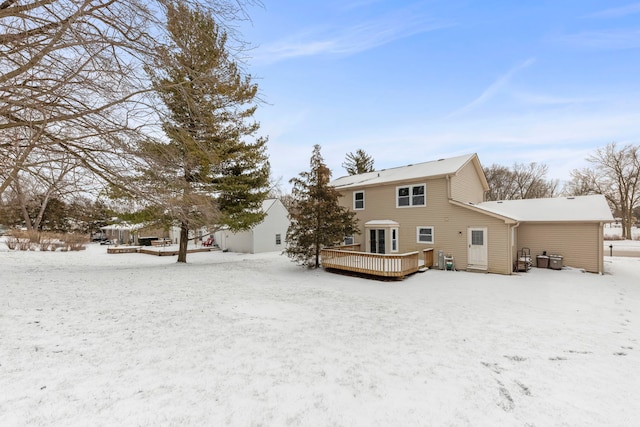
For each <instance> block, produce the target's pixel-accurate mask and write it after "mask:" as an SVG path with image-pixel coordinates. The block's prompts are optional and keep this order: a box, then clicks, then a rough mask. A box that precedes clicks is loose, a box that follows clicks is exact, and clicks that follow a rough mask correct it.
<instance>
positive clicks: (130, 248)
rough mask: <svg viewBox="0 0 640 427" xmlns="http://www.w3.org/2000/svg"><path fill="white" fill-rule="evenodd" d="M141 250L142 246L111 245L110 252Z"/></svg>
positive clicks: (135, 251) (108, 251)
mask: <svg viewBox="0 0 640 427" xmlns="http://www.w3.org/2000/svg"><path fill="white" fill-rule="evenodd" d="M139 250H140V246H109V247H108V248H107V253H108V254H135V253H137V252H138V251H139Z"/></svg>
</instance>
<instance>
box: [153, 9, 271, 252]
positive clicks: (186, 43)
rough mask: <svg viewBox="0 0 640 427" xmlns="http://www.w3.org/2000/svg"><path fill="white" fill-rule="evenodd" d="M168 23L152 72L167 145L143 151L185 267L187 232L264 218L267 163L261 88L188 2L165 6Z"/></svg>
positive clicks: (236, 228) (241, 227)
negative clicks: (258, 117)
mask: <svg viewBox="0 0 640 427" xmlns="http://www.w3.org/2000/svg"><path fill="white" fill-rule="evenodd" d="M167 22H168V24H167V25H168V30H169V34H170V35H171V42H172V43H171V46H169V47H167V48H166V49H164V50H163V51H161V52H160V55H158V57H159V58H161V59H159V61H158V64H157V65H156V68H155V69H154V70H149V74H150V76H151V78H152V81H153V83H154V86H155V88H156V90H157V92H158V94H159V96H160V98H161V100H162V101H163V103H164V105H165V106H166V108H167V110H168V114H167V120H166V121H165V123H164V124H163V129H164V131H165V134H166V135H167V137H168V139H169V141H168V142H158V141H150V142H147V143H145V144H143V150H142V151H143V154H144V157H145V158H146V160H147V162H148V167H147V168H146V171H145V174H146V177H147V178H148V181H147V182H148V183H149V184H150V186H152V187H153V193H152V194H151V197H152V198H153V200H154V203H155V204H157V205H158V204H159V205H161V206H163V207H164V208H165V212H167V213H168V214H169V217H170V218H172V220H174V221H177V222H178V223H179V224H180V229H181V232H180V249H179V254H178V262H186V253H187V244H188V233H189V230H194V229H197V228H200V227H203V226H205V227H209V229H210V230H211V229H213V228H214V227H220V226H223V225H226V226H228V227H229V229H231V230H232V231H239V230H246V229H248V228H250V227H251V226H252V225H254V224H256V223H258V222H260V221H262V220H263V218H264V213H263V212H262V211H261V205H262V201H263V200H264V199H265V197H266V196H267V193H268V183H269V163H268V161H267V156H266V152H265V150H266V142H267V141H266V139H265V138H260V137H255V134H256V132H257V131H258V129H259V124H258V123H257V122H255V121H253V120H252V117H253V114H254V112H255V110H256V106H255V104H254V103H253V102H254V98H255V96H256V94H257V90H258V87H257V85H255V84H254V83H253V82H252V81H251V77H250V76H248V75H244V74H243V73H242V72H241V71H240V69H239V67H238V65H237V63H236V62H235V61H234V60H233V58H232V57H231V55H230V52H229V50H228V48H227V46H226V41H227V35H226V33H225V32H224V31H222V30H221V29H220V27H219V26H218V25H217V24H216V23H215V21H214V18H213V17H212V16H211V15H210V14H208V13H206V12H204V11H201V10H198V9H195V10H194V9H190V8H189V6H188V5H187V4H185V3H175V4H173V5H170V6H169V7H168V12H167ZM248 137H251V138H253V142H249V141H246V140H245V138H248Z"/></svg>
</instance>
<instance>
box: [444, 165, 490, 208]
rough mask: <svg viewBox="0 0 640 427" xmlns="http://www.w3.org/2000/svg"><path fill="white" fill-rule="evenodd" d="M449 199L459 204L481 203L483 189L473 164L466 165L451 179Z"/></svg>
mask: <svg viewBox="0 0 640 427" xmlns="http://www.w3.org/2000/svg"><path fill="white" fill-rule="evenodd" d="M451 198H452V199H453V200H457V201H459V202H471V203H481V202H483V201H484V189H483V188H482V183H481V182H480V179H479V178H478V172H477V170H476V168H475V166H474V164H473V162H469V163H467V164H466V165H465V166H464V167H463V168H462V169H460V170H459V171H458V173H457V174H455V175H454V176H452V177H451Z"/></svg>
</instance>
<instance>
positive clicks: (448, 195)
mask: <svg viewBox="0 0 640 427" xmlns="http://www.w3.org/2000/svg"><path fill="white" fill-rule="evenodd" d="M445 178H446V180H447V199H448V200H451V175H447V176H445Z"/></svg>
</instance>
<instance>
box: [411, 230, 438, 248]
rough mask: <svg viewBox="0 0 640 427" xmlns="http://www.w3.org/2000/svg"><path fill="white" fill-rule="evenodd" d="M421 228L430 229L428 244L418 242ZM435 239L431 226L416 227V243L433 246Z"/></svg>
mask: <svg viewBox="0 0 640 427" xmlns="http://www.w3.org/2000/svg"><path fill="white" fill-rule="evenodd" d="M421 228H429V229H431V241H430V242H423V241H421V240H420V229H421ZM435 240H436V238H435V236H434V227H433V226H431V225H430V226H424V225H423V226H419V227H416V242H417V243H419V244H422V245H433V243H434V242H435Z"/></svg>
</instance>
